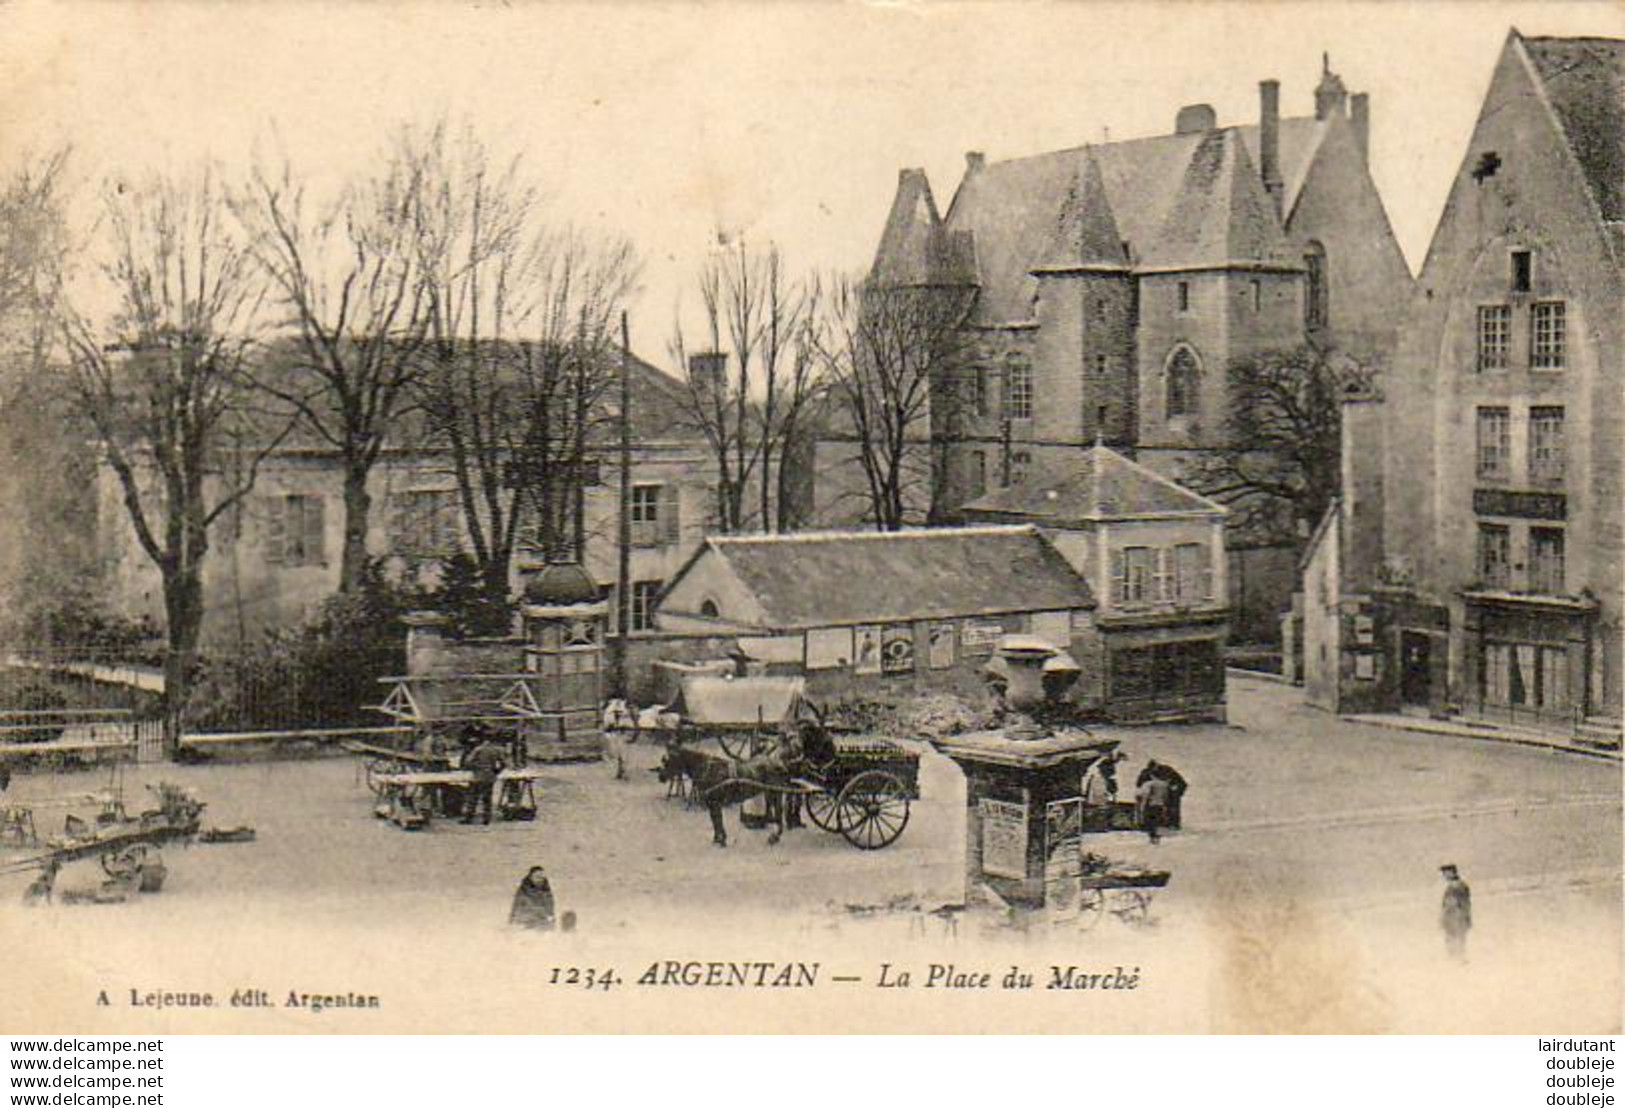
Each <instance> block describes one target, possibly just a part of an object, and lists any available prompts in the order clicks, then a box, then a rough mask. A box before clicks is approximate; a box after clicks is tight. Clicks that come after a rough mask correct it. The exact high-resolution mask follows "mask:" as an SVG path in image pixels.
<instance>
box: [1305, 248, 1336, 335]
mask: <svg viewBox="0 0 1625 1108" xmlns="http://www.w3.org/2000/svg"><path fill="white" fill-rule="evenodd" d="M1303 272H1304V286H1303V325H1304V326H1305V327H1307V328H1308V329H1309V330H1311V331H1317V330H1319V329H1320V328H1322V327H1324V326H1326V323H1327V321H1328V320H1329V319H1330V318H1331V304H1330V300H1331V297H1330V293H1329V292H1328V290H1327V288H1326V248H1325V247H1324V246H1322V245H1321V244H1320V243H1318V242H1311V243H1310V244H1309V248H1308V249H1307V250H1305V251H1304V252H1303Z"/></svg>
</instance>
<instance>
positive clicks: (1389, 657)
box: [1304, 31, 1625, 734]
mask: <svg viewBox="0 0 1625 1108" xmlns="http://www.w3.org/2000/svg"><path fill="white" fill-rule="evenodd" d="M1622 87H1625V42H1621V41H1618V40H1605V39H1552V38H1525V37H1523V36H1521V35H1520V34H1518V33H1517V32H1516V31H1514V32H1512V33H1511V35H1510V36H1509V37H1508V39H1507V41H1506V45H1505V47H1504V49H1503V50H1502V53H1501V56H1500V58H1499V59H1498V61H1497V63H1496V66H1495V70H1494V73H1493V76H1492V77H1491V80H1490V85H1489V89H1488V92H1487V93H1486V95H1485V98H1484V104H1483V107H1482V109H1481V112H1480V114H1479V119H1478V122H1477V125H1476V126H1475V127H1474V130H1473V134H1472V138H1471V141H1470V143H1469V146H1468V150H1467V154H1466V157H1465V158H1464V159H1463V161H1462V163H1461V167H1460V170H1459V171H1458V173H1457V175H1456V180H1455V182H1454V184H1453V185H1452V188H1451V191H1450V195H1449V199H1448V201H1447V202H1446V205H1445V209H1444V212H1443V214H1442V216H1441V218H1440V221H1439V224H1438V227H1437V229H1436V231H1435V234H1434V237H1433V242H1432V245H1431V247H1430V249H1429V252H1428V257H1427V262H1426V265H1425V267H1424V268H1423V271H1422V275H1421V277H1420V279H1419V287H1418V291H1417V294H1416V296H1415V298H1414V299H1413V301H1412V305H1411V308H1410V310H1409V312H1408V314H1407V317H1406V324H1405V327H1404V337H1403V340H1402V342H1401V344H1400V347H1399V350H1398V354H1397V356H1396V360H1395V365H1394V368H1393V372H1392V373H1391V374H1389V375H1388V377H1387V378H1386V380H1385V382H1384V386H1383V389H1384V393H1385V398H1384V402H1383V403H1382V405H1380V408H1379V409H1378V410H1379V411H1380V412H1381V427H1380V429H1375V428H1372V427H1370V426H1366V427H1365V431H1366V435H1365V438H1364V441H1362V442H1360V443H1359V444H1357V445H1355V446H1353V447H1351V448H1350V455H1351V457H1352V458H1353V459H1354V460H1355V465H1356V468H1357V469H1359V468H1364V469H1366V470H1368V471H1369V470H1371V469H1376V470H1377V471H1378V473H1377V474H1376V476H1372V475H1371V474H1370V473H1369V472H1368V473H1366V474H1365V475H1364V476H1356V478H1355V480H1356V481H1357V482H1358V483H1359V486H1360V487H1361V488H1365V489H1368V490H1369V495H1368V496H1367V498H1366V503H1365V505H1363V506H1362V507H1360V508H1359V509H1358V510H1356V511H1355V512H1353V513H1352V515H1350V514H1347V513H1346V514H1345V516H1344V518H1343V519H1342V521H1341V526H1342V527H1344V528H1347V529H1351V530H1354V531H1357V532H1358V533H1359V534H1360V535H1361V536H1362V537H1363V538H1362V541H1363V542H1364V543H1366V544H1367V545H1368V547H1370V544H1375V545H1374V547H1372V548H1370V549H1368V552H1367V553H1366V554H1364V555H1362V556H1360V557H1356V558H1354V559H1352V562H1351V564H1350V565H1347V566H1345V567H1344V568H1343V569H1342V571H1341V572H1340V573H1339V574H1338V575H1337V577H1338V578H1339V579H1340V580H1341V581H1342V582H1343V586H1342V587H1343V588H1344V590H1345V595H1344V597H1343V599H1342V607H1343V610H1344V611H1345V613H1346V614H1347V615H1348V616H1349V618H1351V619H1358V620H1359V627H1360V628H1361V629H1363V632H1364V633H1365V634H1367V635H1368V636H1369V638H1370V640H1371V641H1370V642H1369V643H1367V644H1361V645H1362V651H1361V652H1362V653H1374V658H1373V659H1372V660H1371V661H1368V662H1362V663H1360V666H1361V670H1360V674H1359V675H1356V679H1355V680H1354V681H1353V682H1352V685H1353V687H1352V688H1351V680H1350V677H1349V674H1348V673H1347V672H1346V659H1345V661H1344V662H1343V663H1334V668H1332V669H1331V670H1330V671H1329V672H1321V673H1319V674H1316V673H1315V672H1314V670H1315V667H1316V666H1317V665H1319V664H1321V660H1320V658H1319V656H1318V654H1306V657H1305V663H1304V664H1305V671H1306V678H1307V679H1308V680H1309V681H1311V682H1313V683H1314V684H1315V685H1317V686H1319V687H1321V688H1323V689H1333V688H1335V689H1336V690H1337V691H1336V692H1335V694H1333V695H1332V696H1329V697H1328V698H1327V699H1329V700H1332V701H1333V702H1336V701H1343V702H1347V701H1349V699H1350V695H1351V693H1352V694H1353V699H1355V700H1357V701H1359V702H1363V703H1372V702H1374V703H1378V704H1381V705H1384V706H1390V707H1394V706H1397V707H1409V708H1413V709H1416V710H1427V711H1430V712H1433V713H1435V714H1439V713H1455V712H1459V713H1462V714H1463V715H1466V716H1469V717H1478V718H1482V719H1486V720H1491V721H1498V722H1509V723H1514V724H1519V725H1527V726H1534V727H1541V728H1553V729H1560V730H1587V729H1600V730H1601V731H1604V732H1608V731H1612V732H1614V733H1616V734H1617V730H1618V726H1619V718H1620V711H1619V705H1620V695H1621V693H1620V671H1621V665H1622V659H1621V654H1620V602H1621V569H1622V558H1621V554H1622V537H1621V518H1620V511H1621V505H1620V496H1621V491H1622V489H1621V435H1622V429H1621V423H1620V421H1621V416H1622V414H1625V413H1622V411H1621V406H1622V403H1625V395H1622V389H1621V377H1622V375H1625V347H1622V344H1621V316H1622V309H1625V296H1622V289H1625V282H1622V275H1625V255H1622V250H1625V234H1622V230H1625V99H1622V97H1621V94H1620V90H1621V88H1622ZM1352 431H1353V428H1351V432H1352ZM1373 434H1375V435H1378V436H1380V442H1381V444H1382V446H1381V448H1380V449H1372V448H1371V441H1372V435H1373ZM1347 507H1348V506H1347V505H1346V504H1345V505H1344V508H1345V509H1347ZM1330 530H1335V528H1332V529H1329V530H1328V533H1329V531H1330ZM1312 553H1316V556H1318V557H1320V559H1321V561H1322V562H1324V561H1325V560H1326V558H1327V557H1328V556H1329V555H1325V554H1323V553H1318V552H1312ZM1306 643H1307V635H1306ZM1372 644H1374V645H1375V646H1376V647H1377V649H1376V650H1375V651H1374V652H1372V651H1370V650H1369V647H1370V645H1372ZM1336 653H1337V652H1336V651H1333V652H1332V654H1333V656H1334V657H1335V655H1336ZM1345 653H1346V652H1345Z"/></svg>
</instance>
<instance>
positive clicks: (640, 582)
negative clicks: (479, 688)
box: [97, 361, 716, 645]
mask: <svg viewBox="0 0 1625 1108" xmlns="http://www.w3.org/2000/svg"><path fill="white" fill-rule="evenodd" d="M681 388H683V386H682V384H681V383H680V382H678V381H676V380H675V379H673V378H671V377H670V376H668V375H667V374H665V373H663V372H662V371H660V370H658V369H656V368H655V367H653V366H651V365H648V364H647V363H644V362H641V361H634V372H633V377H632V407H633V428H634V429H633V436H632V439H633V451H632V495H631V506H630V507H631V538H632V551H631V562H632V575H631V581H632V592H631V605H632V612H631V625H632V628H633V630H634V632H638V631H645V630H649V629H652V628H653V625H654V616H653V613H654V602H655V598H656V597H657V596H658V595H659V594H660V591H661V590H662V589H663V588H664V587H665V583H666V582H667V581H668V580H670V579H671V577H672V576H673V575H674V574H675V572H676V571H677V570H678V569H679V568H680V567H681V566H682V564H683V562H684V561H685V560H686V558H687V557H688V556H689V555H690V554H691V553H692V552H693V551H694V549H695V547H696V546H697V545H698V544H699V542H700V540H701V538H702V537H703V536H704V534H705V533H706V530H707V529H708V526H709V524H710V521H711V520H712V519H713V518H714V516H715V510H716V502H715V495H716V483H715V473H716V465H715V461H714V458H713V457H712V455H711V453H710V451H709V449H708V447H707V446H706V443H705V441H704V439H703V438H702V437H700V436H699V435H698V434H697V433H696V432H695V431H694V430H693V429H692V428H690V427H689V426H687V425H686V424H685V422H684V420H683V417H682V415H681V412H682V408H681V405H680V403H679V400H678V390H680V389H681ZM413 437H414V436H413V433H412V432H411V431H410V430H406V431H403V432H401V433H400V434H398V435H397V437H396V441H393V442H391V443H390V444H389V445H388V446H387V447H386V449H385V451H384V454H383V456H382V458H381V459H380V461H379V463H378V464H377V465H376V466H375V468H374V469H373V472H372V475H371V483H370V486H369V492H370V493H371V496H372V508H371V511H370V514H369V517H368V542H367V545H368V550H369V552H370V553H371V554H373V555H374V556H376V557H378V558H380V559H382V560H383V565H384V569H385V572H386V573H387V574H388V575H389V576H390V577H391V578H393V579H396V580H410V581H417V582H419V583H432V582H433V581H435V580H437V579H438V575H439V574H440V573H441V572H442V571H443V567H444V565H445V563H446V561H447V560H448V559H449V558H451V557H452V556H454V555H456V554H457V553H458V552H460V551H464V550H466V549H468V546H469V539H468V536H467V531H466V527H465V524H464V509H463V500H462V497H461V495H460V493H459V492H458V490H457V481H456V475H455V472H454V470H453V467H452V466H451V464H450V462H449V459H448V458H447V457H445V456H444V455H441V454H439V453H437V452H435V451H433V450H428V449H424V448H422V447H421V446H419V445H414V443H413V442H412V441H411V440H412V438H413ZM596 453H597V459H598V464H597V465H596V467H595V469H596V473H595V475H594V476H593V477H592V478H590V479H589V483H588V485H587V487H586V489H585V494H584V504H583V517H584V518H583V530H584V533H585V556H584V559H583V564H584V568H585V569H586V571H587V572H588V574H589V575H590V576H591V577H592V579H593V580H594V581H596V582H597V583H598V584H599V586H600V588H601V589H602V590H603V592H604V596H605V598H606V599H608V600H609V601H610V602H611V605H612V606H613V605H614V604H615V603H617V602H618V598H617V597H615V596H614V592H615V588H614V586H615V582H616V577H617V570H618V553H617V534H618V522H619V519H618V514H619V503H620V490H619V486H618V480H619V479H618V474H617V471H616V468H615V447H614V443H613V442H606V443H604V444H602V447H601V449H600V450H598V451H597V452H596ZM343 484H344V475H343V466H342V463H341V459H340V458H339V456H338V454H337V453H336V452H335V451H333V450H331V449H328V448H326V447H325V446H323V445H320V444H316V443H312V442H309V441H305V442H302V443H295V444H292V445H287V446H284V447H282V448H280V449H278V450H277V451H276V452H274V453H273V454H271V455H270V456H269V457H267V458H266V459H265V461H264V462H263V464H262V465H261V466H260V469H259V472H258V474H257V476H256V479H255V482H254V488H253V491H252V493H251V494H250V495H249V496H248V497H247V498H246V499H245V500H244V501H243V502H242V505H241V507H240V509H239V510H237V511H235V512H233V513H230V514H229V515H228V516H227V517H225V518H223V519H222V521H221V522H220V523H219V524H217V525H216V526H215V528H214V529H212V531H211V549H210V552H209V555H208V559H207V561H206V562H205V566H204V590H205V596H206V597H207V598H208V599H207V603H208V610H207V615H206V617H205V623H204V637H205V639H206V640H207V641H210V642H213V643H215V644H217V645H218V644H224V643H231V642H244V641H248V639H250V638H251V637H255V636H257V635H258V634H259V633H260V632H261V631H263V630H266V629H273V628H284V627H291V626H294V625H297V624H298V623H299V622H300V621H302V620H303V619H305V618H306V617H308V616H309V615H310V614H311V613H312V612H313V611H314V609H315V608H316V607H317V606H318V605H319V604H320V603H321V602H322V601H323V600H325V599H326V598H327V597H330V596H332V595H333V594H334V592H335V591H336V590H337V588H338V584H339V569H340V555H341V552H342V549H343V541H344V536H343V528H344V496H343ZM98 486H99V492H98V500H99V505H98V512H97V515H98V526H97V534H98V544H99V546H100V561H101V564H102V566H103V574H104V577H105V579H106V581H107V583H108V586H109V588H108V593H109V595H110V597H111V598H112V601H113V603H114V604H115V606H116V607H117V608H118V609H119V610H120V611H121V613H122V614H125V615H128V616H132V617H134V616H141V615H149V616H152V617H153V618H155V619H157V620H159V621H160V623H161V621H162V615H163V588H162V582H161V579H160V577H159V574H158V572H157V569H156V568H155V567H154V566H153V565H152V563H151V561H150V559H148V558H147V556H146V555H145V554H144V553H143V552H142V551H141V549H140V546H139V544H138V543H137V541H136V538H135V535H134V533H133V531H132V529H131V527H130V524H129V520H128V517H127V515H126V513H125V510H124V506H123V504H122V501H121V493H120V491H119V488H118V482H117V479H116V477H115V476H114V475H113V474H112V473H111V472H110V471H108V470H106V468H105V467H103V471H102V472H101V474H100V475H99V478H98ZM541 562H542V554H541V552H540V551H539V550H538V549H537V548H536V545H535V544H534V543H533V542H528V541H526V540H525V539H524V537H523V533H522V537H521V543H520V549H519V550H518V552H517V555H516V557H515V558H514V563H513V573H514V578H515V581H514V592H515V593H516V594H517V592H518V591H519V588H520V585H521V578H523V577H526V576H528V575H529V574H530V573H531V572H532V571H533V570H534V569H535V568H537V567H538V566H539V565H540V564H541ZM614 625H615V624H614V622H613V620H612V621H611V626H614Z"/></svg>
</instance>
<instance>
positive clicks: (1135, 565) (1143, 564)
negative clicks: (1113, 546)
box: [1112, 546, 1157, 604]
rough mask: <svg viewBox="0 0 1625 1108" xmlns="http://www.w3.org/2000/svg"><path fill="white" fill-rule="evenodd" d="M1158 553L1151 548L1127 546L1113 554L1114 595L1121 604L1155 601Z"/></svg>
mask: <svg viewBox="0 0 1625 1108" xmlns="http://www.w3.org/2000/svg"><path fill="white" fill-rule="evenodd" d="M1156 555H1157V552H1156V551H1155V550H1153V549H1151V548H1150V547H1149V546H1126V547H1124V548H1123V549H1121V550H1118V551H1115V552H1113V555H1112V560H1113V562H1115V563H1116V565H1115V566H1114V567H1113V573H1112V593H1113V597H1114V599H1115V600H1116V601H1117V602H1118V603H1119V604H1145V603H1148V602H1149V601H1151V600H1153V599H1155V596H1154V589H1155V585H1156V572H1157V557H1156Z"/></svg>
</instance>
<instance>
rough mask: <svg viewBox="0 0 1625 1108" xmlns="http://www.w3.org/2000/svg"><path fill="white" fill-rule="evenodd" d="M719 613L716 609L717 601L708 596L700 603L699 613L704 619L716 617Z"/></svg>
mask: <svg viewBox="0 0 1625 1108" xmlns="http://www.w3.org/2000/svg"><path fill="white" fill-rule="evenodd" d="M719 614H720V613H719V612H718V611H717V602H716V601H715V600H711V599H710V598H707V599H705V600H704V601H702V602H701V603H700V615H702V616H704V617H705V618H706V619H716V618H717V616H718V615H719Z"/></svg>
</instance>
